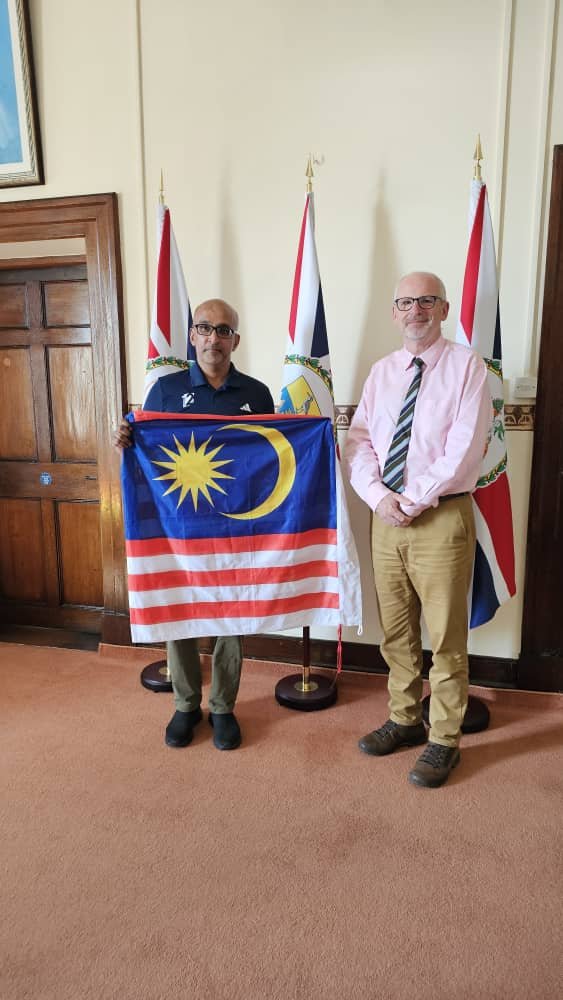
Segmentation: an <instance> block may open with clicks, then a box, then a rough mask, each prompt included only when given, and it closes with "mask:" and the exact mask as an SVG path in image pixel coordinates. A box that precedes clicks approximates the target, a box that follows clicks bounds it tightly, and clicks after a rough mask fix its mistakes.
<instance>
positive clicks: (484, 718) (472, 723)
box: [422, 694, 491, 733]
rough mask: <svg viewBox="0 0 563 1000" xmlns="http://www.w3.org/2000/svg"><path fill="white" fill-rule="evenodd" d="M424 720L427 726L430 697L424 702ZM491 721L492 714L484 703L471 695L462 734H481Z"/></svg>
mask: <svg viewBox="0 0 563 1000" xmlns="http://www.w3.org/2000/svg"><path fill="white" fill-rule="evenodd" d="M422 718H423V719H424V721H425V723H426V725H429V723H430V695H428V697H426V698H424V699H423V701H422ZM490 719H491V713H490V712H489V709H488V708H487V706H486V704H485V702H484V701H481V700H480V699H479V698H474V697H473V695H472V694H470V695H469V700H468V702H467V711H466V713H465V718H464V720H463V725H462V727H461V731H462V733H480V732H482V730H483V729H486V728H487V726H488V725H489V722H490Z"/></svg>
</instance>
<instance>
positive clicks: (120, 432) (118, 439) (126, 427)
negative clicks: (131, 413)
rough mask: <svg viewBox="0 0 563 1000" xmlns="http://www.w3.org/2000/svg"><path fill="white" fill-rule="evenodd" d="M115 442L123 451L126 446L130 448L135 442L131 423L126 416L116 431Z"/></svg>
mask: <svg viewBox="0 0 563 1000" xmlns="http://www.w3.org/2000/svg"><path fill="white" fill-rule="evenodd" d="M113 443H114V445H115V447H116V448H119V450H120V451H123V449H124V448H130V447H131V445H132V444H133V434H132V431H131V424H130V423H129V422H128V421H127V420H125V418H124V419H123V420H122V421H121V423H120V425H119V427H118V428H117V430H116V432H115V436H114V439H113Z"/></svg>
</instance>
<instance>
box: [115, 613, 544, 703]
mask: <svg viewBox="0 0 563 1000" xmlns="http://www.w3.org/2000/svg"><path fill="white" fill-rule="evenodd" d="M128 625H129V619H128V617H127V616H120V615H114V616H111V615H104V617H103V632H104V634H103V641H104V642H106V643H114V644H122V645H131V634H130V632H129V628H128ZM214 642H215V640H214V639H207V638H205V639H200V640H199V648H200V650H201V652H202V653H212V652H213V646H214ZM151 645H153V644H151ZM153 648H154V650H155V659H158V658H160V657H161V652H160V651H161V650H164V643H155V644H154V646H153ZM244 655H245V657H247V658H248V659H250V660H271V661H273V662H275V663H289V664H292V665H293V666H298V667H299V666H300V665H301V664H302V663H303V653H302V640H301V638H300V637H298V636H284V635H248V636H245V637H244ZM310 658H311V666H312V667H326V668H327V669H333V670H334V669H336V642H335V641H328V640H327V639H311V641H310ZM431 665H432V654H431V653H430V652H429V651H428V650H425V651H424V670H423V675H424V676H425V677H427V676H428V671H429V669H430V667H431ZM342 669H343V670H355V671H358V672H359V673H366V674H386V673H387V672H388V671H387V666H386V665H385V661H384V659H383V657H382V655H381V653H380V651H379V646H377V645H375V644H373V643H362V642H343V643H342ZM469 680H470V681H471V683H472V684H480V685H482V686H483V687H498V688H513V689H516V690H520V691H554V692H558V691H563V658H561V657H555V656H554V657H538V656H532V655H524V654H523V655H522V656H521V657H520V658H519V659H510V658H504V657H501V656H476V655H474V654H470V655H469Z"/></svg>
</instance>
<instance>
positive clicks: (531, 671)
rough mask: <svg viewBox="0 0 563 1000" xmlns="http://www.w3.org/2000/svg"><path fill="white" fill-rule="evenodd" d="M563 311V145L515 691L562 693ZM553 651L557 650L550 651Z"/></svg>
mask: <svg viewBox="0 0 563 1000" xmlns="http://www.w3.org/2000/svg"><path fill="white" fill-rule="evenodd" d="M562 305H563V145H559V146H555V147H554V151H553V172H552V178H551V194H550V209H549V225H548V236H547V251H546V264H545V285H544V298H543V313H542V324H541V340H540V357H539V367H538V396H537V401H536V412H535V421H534V450H533V457H532V473H531V482H530V506H529V514H528V538H527V548H526V576H525V583H524V610H523V620H522V652H521V654H520V660H519V663H518V687H520V688H531V689H532V690H534V689H535V690H541V691H563V655H562V651H561V649H558V648H555V646H557V645H558V643H555V644H554V641H553V640H554V634H552V635H549V634H548V633H549V632H550V630H551V632H552V633H554V630H555V631H556V632H557V634H559V630H560V616H559V615H558V614H557V613H556V614H555V615H554V614H553V611H554V602H555V606H556V608H557V609H558V608H560V602H561V596H562V595H561V593H560V592H557V593H555V592H554V590H553V586H554V584H553V580H551V579H549V572H548V571H546V553H550V552H551V550H552V549H553V538H554V534H555V535H557V534H559V532H560V530H561V529H560V524H561V520H562V518H563V482H562V480H563V464H562V462H563V432H562V430H561V414H562V404H561V398H560V396H561V359H562V358H563V348H562V346H561V307H562ZM550 645H553V646H554V648H553V649H550Z"/></svg>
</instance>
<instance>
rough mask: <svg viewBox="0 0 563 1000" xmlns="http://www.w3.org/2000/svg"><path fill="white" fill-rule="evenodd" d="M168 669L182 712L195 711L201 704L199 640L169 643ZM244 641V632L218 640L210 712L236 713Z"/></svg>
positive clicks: (177, 705) (178, 705)
mask: <svg viewBox="0 0 563 1000" xmlns="http://www.w3.org/2000/svg"><path fill="white" fill-rule="evenodd" d="M166 654H167V660H168V670H169V671H170V678H171V680H172V688H173V691H174V704H175V706H176V711H178V712H192V711H194V709H196V708H199V706H200V704H201V664H200V660H199V650H198V646H197V639H174V640H172V641H171V642H167V643H166ZM241 670H242V642H241V637H240V635H228V636H219V638H217V639H216V640H215V647H214V649H213V660H212V665H211V690H210V692H209V711H210V712H213V713H217V715H224V714H226V713H227V712H232V711H233V708H234V705H235V701H236V697H237V694H238V689H239V684H240V674H241Z"/></svg>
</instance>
